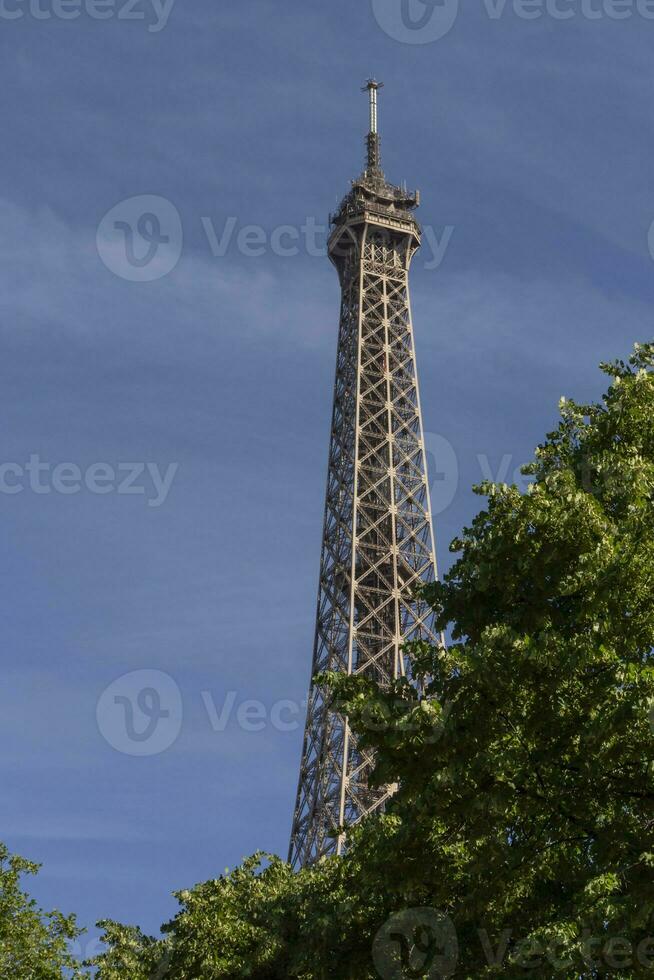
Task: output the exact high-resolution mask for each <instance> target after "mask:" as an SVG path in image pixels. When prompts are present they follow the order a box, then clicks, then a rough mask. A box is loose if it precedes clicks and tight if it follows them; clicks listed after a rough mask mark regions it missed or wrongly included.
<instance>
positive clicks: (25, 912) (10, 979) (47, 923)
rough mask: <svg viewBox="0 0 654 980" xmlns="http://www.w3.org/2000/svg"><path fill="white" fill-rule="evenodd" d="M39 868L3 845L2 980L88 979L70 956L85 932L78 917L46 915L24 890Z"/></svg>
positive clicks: (0, 900) (0, 892)
mask: <svg viewBox="0 0 654 980" xmlns="http://www.w3.org/2000/svg"><path fill="white" fill-rule="evenodd" d="M38 869H39V868H38V865H36V864H33V863H32V862H31V861H26V860H25V859H24V858H21V857H18V856H16V855H11V854H10V853H9V851H8V849H7V848H6V847H5V846H4V845H3V844H0V977H1V978H2V980H63V978H64V977H66V978H74V980H77V978H82V977H88V974H87V973H85V972H83V971H82V970H81V967H80V965H79V963H78V962H77V961H76V960H75V959H74V957H73V956H72V955H71V954H70V952H69V946H68V944H69V943H70V942H72V941H73V940H75V939H77V938H78V937H79V936H80V935H81V933H82V930H80V929H78V928H77V925H76V923H75V917H74V916H64V915H62V914H61V912H56V911H55V912H48V913H44V912H43V911H42V910H41V909H39V908H38V907H37V905H36V902H34V901H33V900H32V899H30V898H29V896H28V895H27V894H25V892H24V891H23V890H22V888H21V878H22V877H23V875H33V874H36V873H37V872H38Z"/></svg>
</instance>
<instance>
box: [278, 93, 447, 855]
mask: <svg viewBox="0 0 654 980" xmlns="http://www.w3.org/2000/svg"><path fill="white" fill-rule="evenodd" d="M380 88H381V84H380V83H379V82H377V81H375V79H370V80H369V81H368V83H367V85H366V87H365V89H364V91H366V90H367V91H368V92H369V99H370V132H369V133H368V136H367V166H366V169H365V171H364V172H363V174H362V175H361V176H360V177H359V178H357V179H356V180H354V181H353V182H352V189H351V190H350V192H349V193H348V194H347V196H346V197H345V198H344V200H343V202H342V204H341V206H340V208H339V210H338V212H337V213H336V214H335V215H333V216H332V217H331V219H330V226H331V229H332V231H331V236H330V239H329V256H330V258H331V261H332V262H333V264H334V265H335V267H336V269H337V271H338V276H339V280H340V285H341V293H342V298H341V314H340V330H339V339H338V353H337V362H336V380H335V384H334V408H333V416H332V426H331V441H330V449H329V465H328V476H327V495H326V505H325V520H324V534H323V545H322V557H321V565H320V584H319V593H318V611H317V621H316V635H315V645H314V652H313V665H312V676H313V677H315V675H316V674H318V673H321V672H323V671H343V672H344V673H347V674H363V675H366V676H368V677H371V678H374V679H375V680H376V681H378V682H379V683H380V684H382V685H388V684H389V683H390V682H391V681H393V680H394V679H397V678H398V677H400V676H402V675H407V674H409V675H410V663H408V662H407V655H406V653H405V652H404V651H403V646H404V644H406V643H407V642H409V641H411V640H416V639H424V640H428V641H430V642H432V643H436V642H438V637H437V635H436V633H435V630H434V623H433V614H432V612H431V610H430V609H429V607H427V606H426V605H425V604H424V603H423V602H421V601H417V600H416V599H415V597H414V590H415V588H416V586H417V585H418V584H419V583H421V582H430V581H433V580H434V577H435V575H436V556H435V547H434V538H433V531H432V521H431V509H430V502H429V485H428V482H427V470H426V453H425V442H424V435H423V428H422V417H421V411H420V397H419V392H418V379H417V374H416V359H415V351H414V342H413V327H412V322H411V306H410V298H409V267H410V264H411V259H412V258H413V256H414V254H415V252H416V251H417V249H418V248H419V247H420V227H419V225H418V223H417V221H416V220H415V218H414V216H413V211H414V209H415V208H416V207H417V206H418V204H419V195H418V193H410V192H408V191H407V190H406V188H405V187H398V186H395V185H393V184H390V183H388V182H387V180H386V178H385V176H384V173H383V171H382V169H381V157H380V139H379V133H378V125H377V95H378V91H379V89H380ZM373 763H374V759H373V757H372V756H371V754H370V753H369V752H367V751H364V750H362V749H361V748H360V746H359V745H358V744H357V739H356V737H355V735H354V734H353V732H352V731H351V729H350V726H349V724H348V719H347V718H346V717H344V716H343V715H341V714H339V713H338V711H336V710H333V709H332V708H331V707H330V702H329V693H328V691H326V690H325V689H324V688H323V687H322V686H321V685H320V684H316V683H314V682H313V681H312V683H311V687H310V691H309V701H308V710H307V720H306V729H305V735H304V745H303V750H302V760H301V765H300V778H299V783H298V791H297V801H296V805H295V814H294V819H293V828H292V834H291V844H290V853H289V860H290V862H291V863H292V864H293V866H294V867H296V868H297V867H302V866H304V865H307V864H311V863H313V862H315V861H317V860H318V859H320V858H321V857H322V856H323V855H326V854H333V853H337V854H340V853H341V851H342V850H343V847H344V845H345V833H344V828H346V827H348V826H351V825H352V824H354V823H356V822H358V821H359V820H360V819H361V818H362V817H364V816H366V815H367V814H370V813H373V812H374V811H376V810H379V809H380V808H381V807H383V806H384V804H385V802H386V801H387V800H388V798H389V797H390V796H391V795H392V793H393V792H394V791H395V789H396V787H395V786H388V787H384V788H382V789H373V788H372V787H371V786H370V785H369V776H370V772H371V768H372V766H373Z"/></svg>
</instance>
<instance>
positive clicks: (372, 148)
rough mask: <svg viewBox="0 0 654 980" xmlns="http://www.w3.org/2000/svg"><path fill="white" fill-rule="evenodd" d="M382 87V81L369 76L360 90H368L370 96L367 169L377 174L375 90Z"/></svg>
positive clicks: (379, 167) (377, 132) (378, 148)
mask: <svg viewBox="0 0 654 980" xmlns="http://www.w3.org/2000/svg"><path fill="white" fill-rule="evenodd" d="M383 87H384V83H383V82H378V81H377V79H376V78H369V79H368V81H367V82H366V84H365V85H364V86H363V88H362V89H361V91H362V92H368V95H369V98H370V131H369V132H368V136H367V138H366V144H367V148H368V170H369V171H372V172H373V173H379V174H380V173H381V150H380V140H379V127H378V124H377V92H378V91H379V89H380V88H383Z"/></svg>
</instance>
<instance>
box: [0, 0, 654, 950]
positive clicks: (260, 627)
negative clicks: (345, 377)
mask: <svg viewBox="0 0 654 980" xmlns="http://www.w3.org/2000/svg"><path fill="white" fill-rule="evenodd" d="M389 2H392V0H389ZM398 2H399V0H398ZM413 2H415V3H417V2H418V0H413ZM42 3H45V0H42ZM10 6H11V4H10V0H6V7H10ZM463 8H464V9H461V10H460V12H459V16H458V18H457V20H456V23H455V24H454V26H453V28H452V30H451V31H450V32H449V33H448V34H447V35H446V36H444V37H443V38H441V39H440V40H437V41H435V42H434V43H430V44H424V45H413V44H405V43H400V42H398V41H397V40H394V39H393V38H391V37H389V36H388V35H387V34H386V33H385V32H384V31H383V30H382V29H381V27H380V26H379V24H378V23H377V20H376V19H375V17H374V15H373V11H372V7H371V3H370V0H361V2H359V3H352V2H351V0H332V2H330V3H316V2H306V0H304V2H297V0H291V2H288V3H285V4H280V3H271V2H263V0H248V2H231V3H217V2H215V0H177V3H176V4H175V6H174V8H173V10H172V12H171V15H170V19H169V21H168V23H167V25H166V26H165V28H164V29H163V30H161V31H159V32H157V33H154V32H150V31H148V29H147V21H125V20H118V19H117V18H116V17H113V18H112V19H107V20H105V21H98V20H93V19H92V18H90V17H89V16H88V15H86V14H83V15H82V16H80V17H79V18H78V19H76V20H71V21H63V20H60V19H57V18H52V19H50V20H39V19H36V18H35V17H34V16H33V15H32V14H29V12H27V8H26V12H25V16H23V17H22V18H20V19H16V20H12V21H9V20H4V21H3V20H1V19H0V79H1V82H2V84H1V86H0V92H1V95H0V99H2V102H3V109H2V128H3V147H4V153H3V180H2V189H1V191H0V215H1V218H2V229H3V234H2V236H1V240H0V249H1V250H2V254H1V256H0V287H1V288H0V330H1V331H2V344H3V356H2V360H1V362H0V398H1V399H2V428H1V430H0V431H1V433H2V435H1V440H2V441H1V448H0V457H1V460H0V461H2V462H17V463H19V464H22V463H24V462H25V461H26V460H27V459H28V458H29V457H30V455H34V454H38V455H39V456H40V458H41V459H42V460H46V461H48V462H50V463H52V464H53V465H54V464H56V463H60V462H74V463H75V464H77V465H78V466H79V467H80V468H82V469H86V468H87V467H89V466H90V465H92V464H93V463H96V462H108V463H111V464H113V465H117V464H119V463H120V462H125V461H153V462H156V463H157V464H158V465H160V466H161V467H162V469H165V467H166V466H167V465H168V464H171V463H178V464H179V470H178V472H177V476H176V478H175V481H174V484H173V487H172V490H171V492H170V494H169V496H168V497H167V499H166V501H165V503H164V504H163V505H162V506H160V507H157V508H155V507H148V505H147V502H146V499H145V498H144V497H142V496H127V495H119V494H115V493H114V494H108V495H106V496H104V495H103V496H99V495H94V494H91V493H89V492H82V493H80V494H77V495H73V496H65V495H62V494H55V493H51V494H48V495H39V494H36V493H34V492H32V491H31V490H29V489H26V490H25V491H24V492H22V493H20V494H17V495H13V496H10V495H6V494H0V522H1V526H2V532H3V540H4V548H3V561H2V565H1V566H0V567H1V572H0V575H1V586H2V600H3V601H2V604H3V607H4V610H3V611H4V616H3V619H4V630H3V641H4V642H3V652H4V658H3V659H4V664H3V667H4V669H3V684H2V686H1V694H0V737H1V742H2V745H3V747H4V751H3V753H2V759H1V763H0V766H1V769H0V838H2V839H4V840H6V841H7V843H8V844H9V845H10V847H11V848H12V849H14V850H16V851H19V852H20V853H23V854H25V855H26V856H29V857H31V858H34V859H35V860H39V861H43V862H44V870H43V872H42V876H41V877H40V879H39V881H38V884H37V885H36V887H35V892H36V894H37V896H38V898H39V900H41V901H42V902H43V903H45V904H46V905H58V906H60V907H62V908H63V909H64V910H66V911H69V910H76V911H78V912H79V913H80V916H81V918H82V920H83V922H84V923H85V924H87V925H89V926H92V925H93V923H94V922H95V920H96V919H98V918H100V917H111V918H117V919H121V920H123V921H138V922H139V923H141V924H142V925H143V926H144V927H145V928H146V929H149V930H154V929H156V928H157V926H158V925H159V923H160V922H161V921H162V920H164V919H167V918H169V917H170V916H171V915H172V914H173V912H174V910H175V902H174V900H173V899H172V898H171V896H170V893H171V892H172V891H173V889H175V888H182V887H187V886H190V885H192V884H193V883H195V882H197V881H199V880H204V879H207V878H210V877H215V876H217V875H218V874H220V873H221V872H222V871H223V870H224V869H225V868H226V867H227V866H233V865H234V864H236V863H237V862H238V861H240V860H241V858H242V857H243V856H245V855H247V854H249V853H251V852H252V851H254V850H256V849H259V848H262V849H268V850H271V851H277V852H280V853H282V854H285V853H286V848H287V842H288V833H289V824H290V817H291V810H292V806H293V800H294V793H295V786H296V779H297V767H298V762H299V753H300V745H301V730H300V729H298V730H297V731H295V732H280V731H278V730H276V729H275V728H273V727H271V726H267V727H266V728H265V729H264V731H262V732H261V733H253V732H248V731H244V730H243V729H242V728H241V727H239V725H238V724H237V723H236V721H235V719H234V718H232V719H231V720H230V722H229V723H228V724H227V727H226V729H225V731H223V732H214V731H212V728H211V725H210V723H209V720H208V717H207V713H206V710H205V706H204V703H203V699H202V692H203V691H205V692H206V691H210V692H212V695H213V697H214V700H215V702H216V704H217V705H218V706H220V705H221V704H222V702H223V700H224V698H225V696H226V694H227V693H228V692H230V691H233V692H236V696H237V704H238V703H240V702H242V701H244V700H247V699H260V700H261V701H263V702H264V704H265V705H267V706H272V705H273V704H274V703H275V702H277V701H278V700H279V699H291V700H295V701H298V702H299V701H301V700H302V699H303V698H304V696H305V693H306V687H307V684H308V680H309V671H310V657H311V647H312V640H313V625H314V624H313V620H314V612H315V592H316V584H317V573H318V559H319V548H320V535H321V522H322V508H323V496H324V482H325V466H326V458H327V438H328V431H329V417H330V412H331V397H332V380H333V371H334V358H335V345H336V333H337V319H338V303H339V295H338V284H337V279H336V275H335V273H334V271H333V269H332V268H331V267H330V265H329V262H328V261H327V259H325V258H317V257H314V256H311V255H307V254H304V252H302V251H301V252H300V254H299V255H297V256H295V257H292V258H290V257H282V256H279V255H275V254H272V252H271V251H270V250H269V249H267V250H266V251H265V254H264V255H262V256H260V257H257V258H254V257H249V256H246V255H243V254H242V253H241V252H239V250H238V249H237V248H235V247H232V248H231V249H230V250H229V251H228V253H227V255H225V256H224V257H222V258H220V257H214V256H213V255H212V254H211V250H210V248H209V246H208V243H207V239H206V235H205V233H204V230H203V223H202V219H203V218H205V219H211V221H212V222H213V223H214V226H215V227H216V229H217V230H218V232H220V230H221V228H222V226H223V224H224V222H225V221H226V219H227V218H228V217H234V218H235V219H237V222H238V228H241V227H243V226H245V225H249V224H253V225H259V226H261V227H262V228H263V229H265V230H266V232H268V233H270V232H272V231H273V230H274V229H275V228H276V227H278V226H280V225H286V224H288V225H291V226H296V227H299V226H300V225H302V224H303V223H304V222H305V221H306V219H307V218H308V217H309V218H315V220H316V221H318V222H321V223H323V222H324V221H325V220H326V217H327V214H328V213H329V212H330V210H333V209H334V206H335V204H336V202H337V200H338V198H340V197H341V196H342V195H343V194H344V193H345V191H346V190H347V187H348V182H349V180H350V178H352V177H354V176H356V174H357V173H358V172H359V171H360V170H361V167H362V163H363V138H364V135H365V130H366V125H367V113H366V107H365V100H364V97H363V96H362V95H361V94H360V93H359V88H360V86H361V84H362V82H363V81H364V79H365V78H366V77H367V76H368V75H369V74H371V73H374V74H376V75H377V76H379V77H381V78H383V80H384V81H385V83H386V87H385V89H384V90H383V92H382V94H381V100H380V122H381V127H382V147H383V161H384V165H385V169H386V171H387V173H388V175H389V177H391V178H392V179H394V180H398V181H399V180H401V179H402V178H405V179H406V180H407V181H408V183H409V185H410V186H417V187H419V188H420V189H421V191H422V202H423V204H422V208H421V210H420V219H421V221H422V222H423V223H424V224H425V225H429V226H432V227H433V228H434V229H435V231H436V233H438V234H439V235H440V234H441V232H442V230H443V228H444V227H445V226H453V229H454V230H453V233H452V237H451V240H450V243H449V246H448V248H447V251H446V254H445V258H444V261H443V262H442V264H441V265H440V267H439V268H438V269H437V270H428V269H427V268H425V261H426V260H428V259H429V258H430V256H429V254H425V255H424V256H422V257H421V256H418V257H417V258H416V261H415V268H414V274H413V280H412V281H413V300H414V321H415V334H416V344H417V349H418V358H419V369H420V380H421V390H422V402H423V410H424V422H425V428H426V430H427V432H428V433H429V434H430V435H429V438H430V439H431V440H432V445H437V444H439V445H440V442H439V441H438V439H437V438H436V437H438V436H442V437H444V439H446V440H447V441H448V442H449V443H450V444H451V446H452V447H453V450H454V453H455V454H456V458H457V460H458V484H457V490H456V493H455V494H454V499H453V500H452V502H451V503H450V504H449V506H448V507H447V508H446V509H445V510H444V512H442V513H438V514H437V515H436V519H435V523H436V533H437V541H438V549H439V560H440V563H441V566H442V567H443V568H446V567H447V566H448V563H449V561H450V556H449V554H448V548H447V546H448V543H449V541H450V540H451V539H452V538H453V537H454V535H455V534H456V533H457V532H458V531H459V529H460V528H461V526H462V525H463V524H465V523H466V522H468V521H469V520H470V519H471V517H472V515H473V514H474V513H475V511H476V509H478V506H479V500H478V499H477V498H475V497H474V496H473V495H472V493H471V492H470V486H471V485H472V484H473V483H476V482H479V481H480V480H481V479H482V478H483V477H484V476H485V475H488V474H489V473H492V474H497V473H498V471H499V468H500V464H501V463H502V460H503V457H509V459H508V462H506V460H505V471H508V473H509V477H508V478H509V479H510V478H511V475H512V474H513V472H514V470H515V469H516V467H518V466H519V464H521V463H522V462H526V461H527V460H528V459H529V458H530V456H531V453H532V452H533V449H534V447H535V446H536V444H537V443H538V442H539V441H541V439H542V438H543V436H544V433H545V432H546V431H547V430H549V429H551V428H552V427H554V425H555V422H556V416H557V403H558V400H559V398H560V397H561V396H562V395H564V394H565V395H570V396H575V397H577V398H579V399H580V400H583V399H588V398H594V397H597V396H599V394H600V393H601V391H602V390H603V387H604V379H603V377H602V376H601V375H600V373H599V372H598V370H597V367H596V365H597V363H598V362H599V361H600V360H603V359H611V358H613V357H615V356H625V355H626V354H627V353H628V352H629V350H630V348H631V346H632V343H633V342H634V341H636V340H647V339H649V337H651V334H652V329H651V304H652V299H653V298H654V265H653V264H652V259H651V258H650V255H649V251H648V229H649V226H650V223H651V222H652V220H653V219H654V187H653V184H652V176H651V173H652V165H651V161H652V149H653V146H654V113H653V111H652V90H653V87H654V79H653V74H652V59H651V51H652V43H653V40H654V22H653V21H649V20H646V19H644V18H642V17H640V16H639V15H637V14H636V13H635V12H634V14H633V16H632V17H631V18H628V19H625V20H614V19H611V18H610V17H608V16H603V17H600V18H599V19H597V20H592V21H591V20H588V19H587V18H585V17H584V16H583V15H582V14H581V13H580V12H579V8H576V7H575V8H574V9H575V10H577V13H576V15H575V16H574V17H573V18H571V19H569V20H558V19H555V18H554V17H552V16H551V15H547V14H544V15H543V16H542V17H541V18H539V19H537V20H533V21H528V20H524V19H522V18H520V17H519V16H517V15H516V14H515V12H514V11H513V10H512V9H510V8H509V7H507V8H506V10H505V11H504V13H503V15H502V16H501V17H499V18H497V19H492V18H491V17H489V16H488V13H487V11H486V9H485V7H484V5H483V3H482V2H479V3H473V2H470V3H468V2H466V3H464V4H463ZM12 9H13V8H12ZM138 9H142V10H146V9H149V8H145V7H144V6H143V7H141V8H138ZM135 195H159V196H162V197H164V198H166V199H168V200H169V201H170V202H172V203H173V204H174V206H175V207H176V208H177V210H178V211H179V214H180V216H181V219H182V224H183V228H184V249H183V253H182V256H181V260H180V262H179V264H178V265H177V267H176V268H175V269H174V271H172V272H171V273H170V274H169V275H168V276H166V277H164V278H162V279H159V280H158V281H155V282H150V283H145V282H136V283H135V282H128V281H125V280H123V279H121V278H120V277H118V276H116V275H114V274H112V273H111V272H110V271H109V270H108V269H107V268H106V267H105V265H103V263H102V262H101V261H100V259H99V257H98V254H97V250H96V229H97V226H98V223H99V222H100V220H101V219H102V217H103V215H105V213H106V212H107V211H108V210H109V209H110V208H112V207H113V206H114V205H116V204H117V203H118V202H120V201H122V200H123V199H125V198H130V197H133V196H135ZM433 468H434V471H436V470H438V469H439V466H438V461H436V463H435V464H434V467H433ZM435 475H436V474H435V473H434V476H435ZM455 476H456V474H454V475H453V473H452V470H451V467H450V468H449V471H448V472H447V473H446V482H447V481H449V485H450V486H451V485H452V481H453V480H454V478H455ZM436 492H437V493H438V490H436ZM138 669H153V670H161V671H165V672H166V673H168V674H170V675H171V676H172V677H174V679H175V681H176V682H177V684H178V685H179V688H180V690H181V692H182V697H183V703H184V724H183V728H182V732H181V735H180V737H179V739H178V740H177V742H176V743H175V744H174V745H173V746H172V747H171V748H169V749H168V750H167V751H166V752H163V753H161V754H160V755H157V756H153V757H149V758H133V757H130V756H126V755H122V754H120V753H119V752H117V751H116V750H115V749H113V748H112V747H111V746H110V745H109V744H107V742H106V741H105V740H104V739H103V738H102V736H101V734H100V733H99V731H98V727H97V724H96V705H97V702H98V699H99V698H100V696H101V694H102V692H103V690H104V689H105V688H106V687H107V685H109V684H110V683H111V682H113V681H114V680H115V679H116V678H118V677H120V676H121V675H123V674H125V673H129V672H131V671H135V670H138ZM95 935H97V930H93V929H92V930H91V933H90V938H93V936H95Z"/></svg>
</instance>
